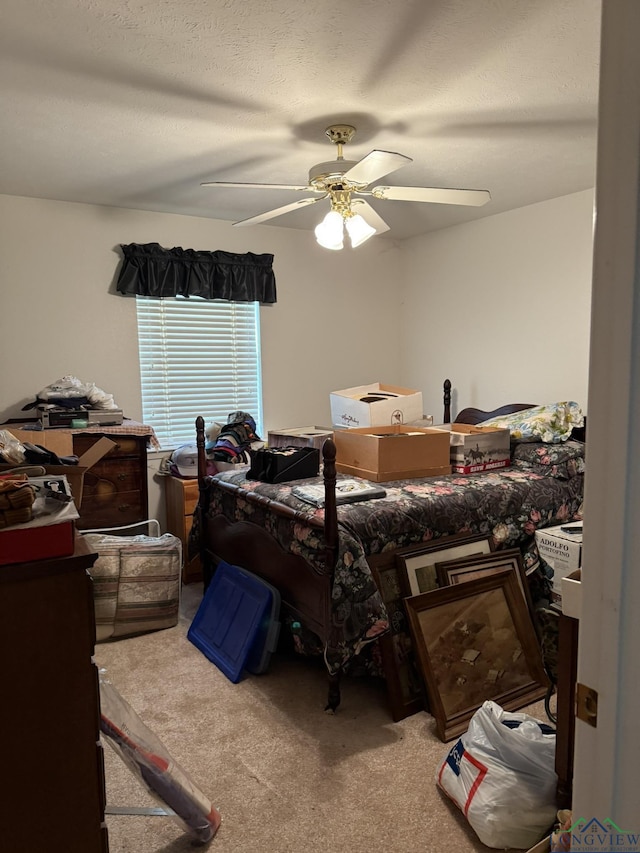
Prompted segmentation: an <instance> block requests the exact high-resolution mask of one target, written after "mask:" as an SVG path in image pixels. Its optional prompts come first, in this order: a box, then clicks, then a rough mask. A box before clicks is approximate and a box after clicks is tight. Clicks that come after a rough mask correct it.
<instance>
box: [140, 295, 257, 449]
mask: <svg viewBox="0 0 640 853" xmlns="http://www.w3.org/2000/svg"><path fill="white" fill-rule="evenodd" d="M136 311H137V317H138V350H139V354H140V374H141V380H142V411H143V418H144V422H145V423H146V424H149V426H152V427H153V429H154V431H155V433H156V435H157V437H158V440H159V442H160V445H161V446H162V448H163V449H173V448H175V447H179V446H180V445H181V444H195V440H196V428H195V419H196V417H197V416H198V415H202V417H203V418H204V419H205V423H206V424H209V423H210V422H211V421H218V422H220V423H222V424H225V423H226V422H227V417H228V415H229V414H230V413H231V412H235V411H238V410H241V411H243V412H248V413H249V414H250V415H251V416H252V417H253V418H254V420H255V421H256V426H257V430H258V435H262V381H261V373H260V307H259V304H258V303H257V302H226V301H223V300H220V301H217V300H206V299H200V298H198V297H193V296H192V297H191V298H190V299H184V298H182V297H179V296H177V297H176V298H175V299H150V298H147V297H144V296H136Z"/></svg>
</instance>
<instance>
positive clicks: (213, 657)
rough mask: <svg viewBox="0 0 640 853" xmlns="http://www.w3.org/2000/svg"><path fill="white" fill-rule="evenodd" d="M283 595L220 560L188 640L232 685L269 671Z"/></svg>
mask: <svg viewBox="0 0 640 853" xmlns="http://www.w3.org/2000/svg"><path fill="white" fill-rule="evenodd" d="M279 612H280V594H279V593H278V591H277V590H276V589H275V588H274V587H272V586H271V585H270V584H268V583H266V582H265V581H263V580H262V579H261V578H258V577H257V576H256V575H254V574H251V573H250V572H247V571H246V570H244V569H241V568H239V567H238V566H231V565H229V563H225V562H220V563H218V567H217V568H216V571H215V573H214V575H213V577H212V579H211V582H210V584H209V586H208V588H207V591H206V592H205V594H204V597H203V599H202V602H201V603H200V607H199V608H198V611H197V613H196V615H195V616H194V618H193V621H192V623H191V626H190V628H189V630H188V632H187V638H188V639H189V640H190V641H191V642H192V643H193V644H194V646H196V647H197V648H198V649H200V651H201V652H202V653H203V654H204V655H205V656H206V657H207V658H208V659H209V660H210V661H212V663H215V665H216V666H217V667H218V669H220V670H221V671H222V672H223V673H224V674H225V675H226V676H227V678H229V679H230V681H233V682H234V683H235V682H238V681H240V679H241V678H242V673H243V670H245V669H247V670H248V671H250V672H254V673H258V672H264V671H265V669H266V668H267V666H268V663H269V658H270V656H271V652H272V651H273V650H274V649H275V646H276V644H277V641H278V634H279V628H280V625H279V623H278V621H277V620H278V615H279Z"/></svg>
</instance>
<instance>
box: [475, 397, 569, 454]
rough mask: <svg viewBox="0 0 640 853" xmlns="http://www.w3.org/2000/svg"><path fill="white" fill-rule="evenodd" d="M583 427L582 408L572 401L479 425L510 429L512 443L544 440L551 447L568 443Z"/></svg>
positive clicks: (491, 420) (515, 413)
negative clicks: (573, 433) (577, 428)
mask: <svg viewBox="0 0 640 853" xmlns="http://www.w3.org/2000/svg"><path fill="white" fill-rule="evenodd" d="M583 425H584V415H583V414H582V409H581V408H580V406H579V405H578V404H577V403H572V402H569V403H549V404H548V405H546V406H535V407H534V408H532V409H525V410H524V411H522V412H514V413H513V414H512V415H503V416H502V417H497V418H490V419H489V420H487V421H483V422H482V423H480V424H478V426H491V427H497V428H499V429H508V430H510V432H511V441H512V442H521V441H544V442H545V443H547V444H558V443H559V442H561V441H566V440H567V439H568V438H569V437H570V436H571V430H572V429H573V428H574V427H581V426H583Z"/></svg>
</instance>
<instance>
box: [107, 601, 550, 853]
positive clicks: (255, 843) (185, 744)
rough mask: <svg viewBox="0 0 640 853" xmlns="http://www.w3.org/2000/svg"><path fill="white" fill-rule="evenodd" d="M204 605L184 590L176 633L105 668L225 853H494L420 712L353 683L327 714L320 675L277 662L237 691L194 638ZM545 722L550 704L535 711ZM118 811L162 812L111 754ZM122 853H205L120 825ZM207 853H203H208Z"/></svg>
mask: <svg viewBox="0 0 640 853" xmlns="http://www.w3.org/2000/svg"><path fill="white" fill-rule="evenodd" d="M201 595H202V587H201V585H190V586H187V587H184V588H183V599H182V614H181V619H180V624H179V625H178V626H176V627H175V628H171V629H168V630H165V631H159V632H156V633H154V634H147V635H144V636H140V637H133V638H130V639H125V640H118V641H115V642H110V643H103V644H100V645H98V646H96V655H95V657H96V662H97V664H98V666H99V667H101V668H104V671H105V674H106V676H107V677H108V678H109V680H110V681H111V682H112V683H113V684H114V686H115V687H116V688H117V689H118V691H119V692H120V693H121V695H122V696H123V697H124V698H125V699H126V700H127V701H128V702H129V704H130V705H131V706H132V707H133V708H134V709H135V710H136V711H137V713H138V714H139V715H140V717H141V718H142V720H143V721H144V722H145V723H146V725H147V726H148V727H149V728H150V729H151V730H152V731H153V732H154V733H155V734H156V735H157V736H158V737H159V738H160V739H161V740H162V742H163V743H164V745H165V747H166V748H167V749H168V750H169V752H170V753H171V755H172V757H173V758H174V760H175V761H177V762H178V763H179V764H180V765H181V766H182V768H183V769H184V770H186V771H187V773H188V774H189V775H190V776H191V777H192V779H193V780H194V782H195V783H196V784H197V785H198V786H199V787H200V788H201V789H202V791H203V792H204V793H205V794H206V795H207V796H208V797H209V799H211V801H212V802H213V804H214V805H215V806H216V807H217V808H218V810H219V811H220V813H221V815H222V825H221V827H220V829H219V830H218V833H217V834H216V836H215V838H214V839H213V840H212V841H211V842H210V843H209V845H208V849H210V850H211V851H217V852H218V853H231V851H233V853H245V851H246V853H253V851H265V853H369V851H372V850H379V851H386V853H425V851H438V853H447V851H457V853H460V851H461V852H462V853H466V851H488V850H489V848H487V847H485V846H484V845H482V844H481V843H480V842H479V841H478V839H477V837H476V836H475V834H474V832H473V830H471V829H470V827H469V826H468V825H467V824H466V822H465V819H464V818H463V817H462V815H461V814H460V813H459V812H458V811H457V809H456V808H455V807H454V806H453V805H452V804H451V803H450V802H449V801H448V800H446V799H445V798H444V797H443V796H442V795H441V794H440V792H439V791H438V790H437V789H436V786H435V783H434V773H435V770H436V767H437V766H438V764H439V762H440V761H442V758H443V757H444V755H445V754H446V752H447V750H448V746H450V745H451V744H449V745H445V744H443V743H441V741H439V740H438V738H437V737H436V735H435V733H434V728H433V720H432V718H431V717H430V716H429V715H428V714H427V713H426V712H420V713H419V714H415V715H413V716H412V717H409V718H407V719H406V720H403V721H401V722H399V723H393V722H392V721H391V718H390V716H389V713H388V710H387V706H386V698H385V693H384V689H383V688H382V687H381V686H380V685H378V684H376V683H374V682H372V681H371V680H368V679H356V678H353V679H351V678H350V679H345V680H344V683H343V690H342V704H341V706H340V708H339V709H338V712H337V714H335V715H332V714H327V713H325V712H324V711H323V706H324V700H325V698H326V674H325V671H324V668H323V666H322V664H321V663H319V662H315V661H312V660H309V659H305V658H300V657H297V656H295V655H292V654H287V653H285V652H283V653H277V654H275V655H273V656H272V658H271V662H270V665H269V669H268V671H267V672H266V673H264V674H262V675H255V676H248V677H245V678H244V679H243V680H242V681H240V682H239V683H238V684H232V683H231V682H230V681H229V680H228V679H227V678H226V677H225V676H224V675H223V674H222V673H221V672H220V671H219V670H218V669H217V667H216V666H215V665H214V664H212V663H210V662H209V661H208V660H207V659H206V658H205V656H204V655H203V654H202V653H201V652H200V651H199V650H198V649H197V648H196V647H195V646H193V645H192V644H191V643H190V642H189V641H188V640H187V638H186V632H187V629H188V627H189V625H190V623H191V619H192V618H193V615H194V613H195V611H196V609H197V606H198V604H199V602H200V598H201ZM526 710H528V712H529V713H532V714H533V715H534V716H536V717H538V718H539V719H546V718H545V716H544V710H543V707H542V704H541V703H538V704H536V705H535V706H532V707H531V708H528V709H526ZM105 765H106V768H105V772H106V787H107V804H108V806H146V805H158V804H157V803H156V802H155V801H154V800H153V799H152V798H151V796H150V795H149V794H148V793H147V792H146V791H145V790H144V789H143V788H142V787H141V785H140V784H139V782H138V780H137V779H136V778H135V777H134V775H133V774H132V773H131V771H130V770H129V769H128V768H127V767H126V766H125V765H124V763H123V762H122V760H121V759H120V757H119V756H118V755H116V753H115V752H114V751H113V749H111V748H110V747H109V746H108V745H106V744H105ZM107 824H108V828H109V846H110V851H111V853H181V851H193V849H194V845H193V843H192V841H191V839H190V836H189V835H188V834H187V833H185V832H184V831H183V829H182V828H181V827H180V826H179V825H178V824H177V823H175V822H174V820H173V819H171V818H168V817H147V816H145V817H142V816H134V815H119V816H115V815H109V816H108V818H107ZM200 849H202V847H200Z"/></svg>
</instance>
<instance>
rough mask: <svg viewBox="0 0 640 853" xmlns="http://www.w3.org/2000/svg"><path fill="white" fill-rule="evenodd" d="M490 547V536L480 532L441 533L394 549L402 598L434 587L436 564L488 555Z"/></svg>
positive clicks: (490, 550) (436, 584) (436, 582)
mask: <svg viewBox="0 0 640 853" xmlns="http://www.w3.org/2000/svg"><path fill="white" fill-rule="evenodd" d="M492 550H493V545H492V540H491V538H490V537H489V536H483V535H481V534H480V535H471V536H467V535H462V536H443V537H441V538H440V539H434V540H433V541H432V542H421V543H420V544H419V545H412V546H410V547H408V548H399V549H398V550H397V551H396V563H397V565H398V566H399V568H400V570H401V575H400V582H401V584H402V588H403V592H404V595H405V597H406V596H409V595H420V594H421V593H423V592H429V591H430V590H433V589H437V588H438V575H437V572H436V563H438V562H444V561H445V560H456V559H459V558H462V557H469V556H471V555H475V554H490V553H491V552H492Z"/></svg>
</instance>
